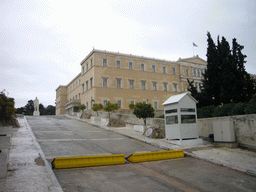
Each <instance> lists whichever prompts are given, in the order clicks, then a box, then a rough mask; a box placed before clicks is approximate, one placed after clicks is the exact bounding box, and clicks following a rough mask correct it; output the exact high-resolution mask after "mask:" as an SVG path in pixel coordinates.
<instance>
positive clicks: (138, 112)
mask: <svg viewBox="0 0 256 192" xmlns="http://www.w3.org/2000/svg"><path fill="white" fill-rule="evenodd" d="M154 111H155V110H154V108H153V107H152V106H151V104H150V103H149V104H146V103H141V102H139V103H136V105H135V106H134V111H133V114H134V115H135V116H136V117H137V118H139V119H141V118H142V119H143V121H144V125H146V124H147V118H148V117H154V116H155V113H154Z"/></svg>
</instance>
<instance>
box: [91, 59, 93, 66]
mask: <svg viewBox="0 0 256 192" xmlns="http://www.w3.org/2000/svg"><path fill="white" fill-rule="evenodd" d="M92 66H93V62H92V59H91V68H92Z"/></svg>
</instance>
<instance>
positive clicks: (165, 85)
mask: <svg viewBox="0 0 256 192" xmlns="http://www.w3.org/2000/svg"><path fill="white" fill-rule="evenodd" d="M164 91H167V83H164Z"/></svg>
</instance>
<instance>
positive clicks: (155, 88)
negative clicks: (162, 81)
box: [153, 82, 157, 91]
mask: <svg viewBox="0 0 256 192" xmlns="http://www.w3.org/2000/svg"><path fill="white" fill-rule="evenodd" d="M153 90H154V91H156V90H157V87H156V82H153Z"/></svg>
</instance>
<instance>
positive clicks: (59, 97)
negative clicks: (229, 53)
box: [56, 49, 207, 115]
mask: <svg viewBox="0 0 256 192" xmlns="http://www.w3.org/2000/svg"><path fill="white" fill-rule="evenodd" d="M80 64H81V72H80V73H79V74H78V75H77V76H76V77H75V78H74V79H73V80H72V81H70V83H69V84H67V85H65V86H63V85H61V86H59V87H58V88H57V89H56V115H59V114H65V113H66V114H72V113H73V108H74V106H76V105H79V104H84V105H85V106H86V109H91V107H92V104H93V103H94V102H95V103H102V104H103V105H104V104H106V103H107V102H108V101H110V102H112V103H118V104H119V105H120V109H121V110H125V109H129V104H130V103H137V102H148V103H151V104H152V106H153V107H154V108H155V110H163V106H162V103H163V102H164V101H165V100H166V99H168V98H169V97H170V96H172V95H175V94H179V93H182V92H185V91H187V87H188V83H187V79H189V80H190V81H192V80H194V84H195V86H196V87H197V88H198V90H199V91H200V84H201V83H202V82H201V78H202V77H203V76H202V74H203V72H204V70H205V69H206V65H207V62H206V61H205V60H203V59H201V58H200V57H198V56H195V57H191V58H186V59H179V60H178V61H176V62H173V61H166V60H160V59H154V58H148V57H143V56H135V55H131V54H122V53H115V52H109V51H101V50H95V49H93V50H92V51H91V52H90V53H89V54H88V55H87V56H86V57H85V59H84V60H83V61H82V62H81V63H80Z"/></svg>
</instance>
